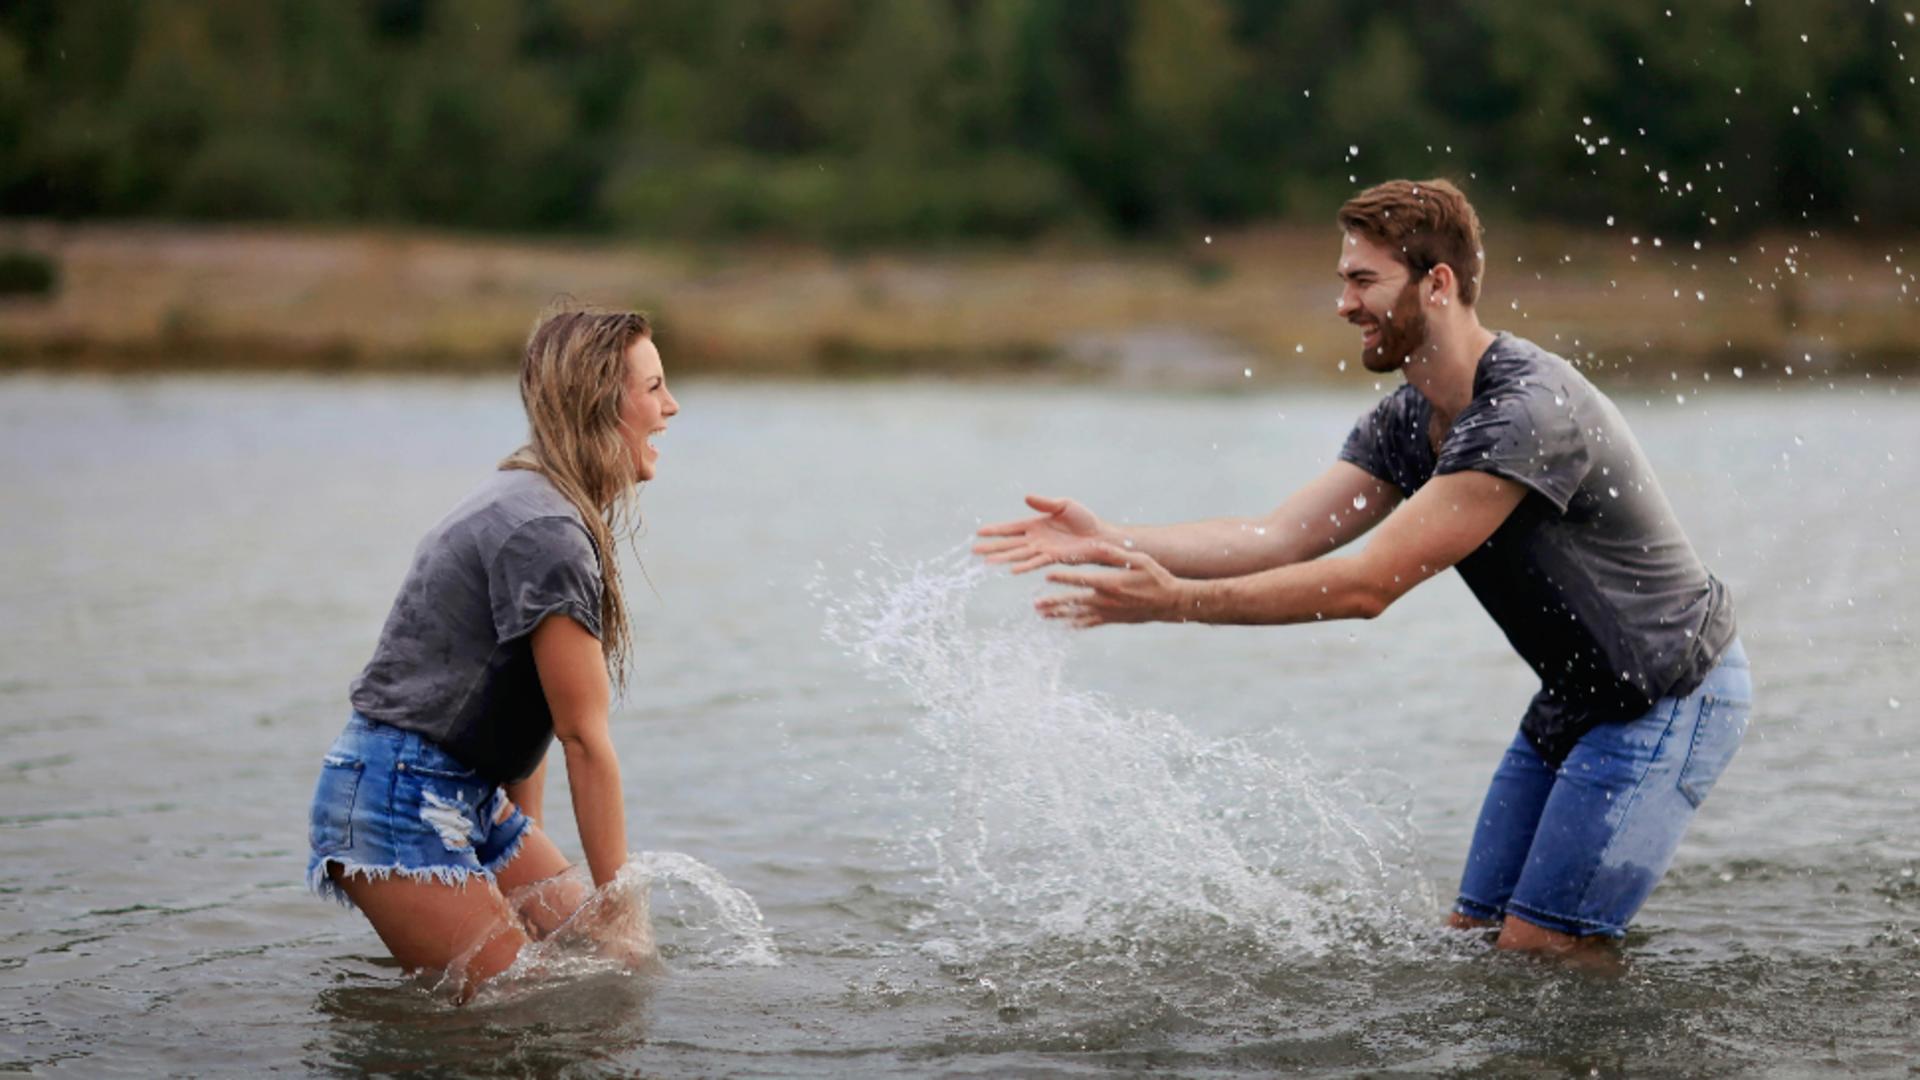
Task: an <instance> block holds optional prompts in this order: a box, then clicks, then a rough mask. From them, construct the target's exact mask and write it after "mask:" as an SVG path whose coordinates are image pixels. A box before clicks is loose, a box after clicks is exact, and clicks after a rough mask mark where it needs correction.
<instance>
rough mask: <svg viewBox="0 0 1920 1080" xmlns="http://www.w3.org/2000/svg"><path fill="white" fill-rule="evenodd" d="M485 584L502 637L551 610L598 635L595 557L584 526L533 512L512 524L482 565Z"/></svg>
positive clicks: (529, 626)
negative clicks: (527, 518)
mask: <svg viewBox="0 0 1920 1080" xmlns="http://www.w3.org/2000/svg"><path fill="white" fill-rule="evenodd" d="M487 590H488V592H489V594H490V595H491V598H492V601H493V630H494V635H495V637H496V639H497V640H499V641H500V642H502V643H505V642H508V641H512V640H514V639H515V638H519V637H524V636H525V635H527V634H530V633H532V632H533V629H534V627H536V626H539V625H540V620H542V619H544V618H546V617H547V616H549V615H555V614H559V615H566V616H568V617H570V618H571V619H573V621H575V622H577V623H579V624H580V625H581V626H584V627H586V628H587V632H588V633H590V634H592V635H593V636H594V637H599V636H600V560H599V559H598V558H597V557H596V556H595V555H594V551H593V541H592V540H590V539H588V537H587V531H586V530H585V529H583V528H581V527H580V523H579V522H577V521H573V520H572V519H570V518H564V517H546V518H535V519H534V520H532V521H529V522H527V523H526V524H525V525H522V526H520V527H519V528H518V529H516V530H514V533H513V535H512V536H510V537H508V538H507V542H506V543H505V544H502V545H501V547H500V551H499V553H498V554H497V555H495V556H494V559H493V565H492V566H491V567H489V568H488V571H487Z"/></svg>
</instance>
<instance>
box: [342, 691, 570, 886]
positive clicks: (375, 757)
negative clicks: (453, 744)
mask: <svg viewBox="0 0 1920 1080" xmlns="http://www.w3.org/2000/svg"><path fill="white" fill-rule="evenodd" d="M532 824H533V823H532V822H531V821H530V820H529V819H528V818H527V816H526V815H525V814H522V813H521V812H520V808H519V807H517V806H514V805H513V803H512V801H511V800H509V799H508V798H507V793H506V791H505V790H503V789H502V788H500V787H499V786H498V785H495V784H492V783H489V782H487V781H486V780H483V779H481V778H480V777H479V776H477V775H475V774H474V772H473V770H472V769H469V768H467V767H466V766H465V765H462V764H461V763H460V762H458V761H456V760H455V759H454V758H453V757H452V756H451V755H449V754H448V753H447V752H446V751H445V750H442V749H440V747H438V746H436V745H435V744H433V743H431V742H429V741H427V740H426V739H424V738H421V737H420V736H419V735H417V734H415V733H413V732H411V731H406V730H403V729H401V728H397V727H394V726H392V725H391V724H382V723H380V722H379V721H377V720H369V719H367V718H366V717H364V716H361V715H360V714H359V713H354V714H353V717H352V718H351V719H350V720H348V721H347V729H346V730H345V731H342V732H341V733H340V737H339V738H338V739H335V740H334V743H333V748H332V749H331V750H329V751H327V756H326V757H325V758H324V759H322V761H321V763H320V782H319V783H318V784H317V785H315V787H314V792H313V808H312V811H311V812H310V816H309V822H308V831H307V841H308V846H309V848H310V849H311V850H310V853H309V854H308V857H307V886H308V887H309V888H311V889H312V890H313V891H314V892H317V893H319V894H321V895H322V896H329V897H332V898H333V899H335V900H338V901H340V902H341V903H343V904H347V905H349V906H351V904H352V901H351V900H349V899H348V898H347V894H346V893H345V892H344V891H343V890H342V889H341V888H340V886H339V884H338V883H337V882H335V881H334V880H333V878H332V875H331V871H332V869H333V868H334V867H339V868H340V870H341V872H342V873H343V874H345V875H360V876H364V877H370V878H385V877H388V876H390V875H392V874H399V875H401V876H403V877H410V878H416V879H421V880H432V881H441V882H445V883H447V884H464V883H465V882H466V881H467V879H469V878H471V877H474V876H479V877H483V878H486V879H488V880H492V879H493V877H494V875H495V874H497V873H498V872H499V870H500V868H501V867H503V866H505V865H506V864H507V863H509V862H511V861H512V860H513V857H514V856H515V855H516V854H518V853H519V851H520V842H521V841H522V840H523V839H525V837H526V833H527V829H528V828H529V827H530V826H531V825H532Z"/></svg>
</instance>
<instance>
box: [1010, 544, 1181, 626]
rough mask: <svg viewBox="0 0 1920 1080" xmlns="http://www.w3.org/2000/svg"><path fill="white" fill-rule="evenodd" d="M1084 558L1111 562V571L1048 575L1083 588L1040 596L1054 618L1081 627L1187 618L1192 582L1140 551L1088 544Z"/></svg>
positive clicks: (1038, 605) (1044, 613) (1039, 605)
mask: <svg viewBox="0 0 1920 1080" xmlns="http://www.w3.org/2000/svg"><path fill="white" fill-rule="evenodd" d="M1081 561H1083V562H1090V563H1097V564H1099V565H1101V566H1111V567H1113V568H1115V570H1117V571H1118V573H1109V572H1107V571H1091V572H1090V571H1073V570H1060V571H1056V572H1054V573H1051V574H1048V575H1047V580H1048V581H1050V582H1052V583H1053V584H1055V585H1070V586H1075V587H1077V588H1078V589H1079V590H1080V591H1077V592H1068V593H1054V594H1052V595H1049V596H1043V597H1041V598H1040V599H1039V600H1036V601H1034V605H1033V606H1034V608H1035V609H1037V610H1038V611H1039V612H1040V614H1041V615H1042V616H1044V617H1046V618H1049V619H1064V620H1066V621H1068V622H1070V623H1072V624H1073V625H1074V626H1075V627H1076V628H1079V629H1083V630H1084V629H1087V628H1089V627H1094V626H1102V625H1104V624H1106V623H1140V622H1182V621H1185V620H1184V616H1183V615H1182V609H1183V607H1184V604H1185V597H1186V586H1187V583H1186V582H1183V581H1181V580H1180V579H1179V578H1177V577H1174V576H1173V574H1171V573H1169V572H1168V570H1167V568H1166V567H1164V566H1161V565H1160V564H1159V563H1157V562H1155V561H1153V559H1152V558H1151V557H1150V556H1148V555H1146V554H1144V553H1142V552H1138V551H1129V550H1127V549H1125V548H1122V547H1118V546H1116V545H1113V544H1105V543H1090V544H1086V545H1084V554H1083V557H1082V559H1081Z"/></svg>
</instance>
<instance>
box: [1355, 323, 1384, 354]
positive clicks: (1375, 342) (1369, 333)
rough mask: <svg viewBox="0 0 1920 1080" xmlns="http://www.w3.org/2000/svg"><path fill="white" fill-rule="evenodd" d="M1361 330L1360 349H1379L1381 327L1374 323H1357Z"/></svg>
mask: <svg viewBox="0 0 1920 1080" xmlns="http://www.w3.org/2000/svg"><path fill="white" fill-rule="evenodd" d="M1354 325H1355V326H1358V327H1359V328H1360V347H1361V348H1363V349H1377V348H1379V347H1380V327H1379V326H1378V325H1377V324H1374V323H1355V324H1354Z"/></svg>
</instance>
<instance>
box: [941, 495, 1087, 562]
mask: <svg viewBox="0 0 1920 1080" xmlns="http://www.w3.org/2000/svg"><path fill="white" fill-rule="evenodd" d="M1027 505H1028V506H1031V507H1033V508H1034V509H1035V510H1038V511H1040V516H1039V517H1031V518H1025V519H1023V520H1020V521H1003V522H1000V523H999V524H997V525H983V526H981V528H980V531H979V533H978V534H976V535H978V536H979V537H981V539H980V541H979V542H978V543H976V544H974V545H973V553H974V554H975V555H980V556H984V557H985V558H986V560H987V561H988V562H990V563H1012V564H1013V567H1012V569H1013V572H1014V573H1016V574H1024V573H1026V572H1027V571H1029V570H1038V569H1040V568H1041V567H1043V566H1050V565H1052V564H1054V563H1080V562H1095V561H1099V560H1098V559H1097V558H1095V555H1096V553H1097V552H1098V551H1099V548H1100V546H1101V543H1102V542H1104V541H1107V540H1108V539H1109V537H1108V536H1107V527H1106V525H1105V524H1104V523H1103V522H1101V520H1100V519H1099V518H1098V517H1096V516H1094V513H1093V511H1091V510H1089V509H1087V508H1086V507H1084V506H1082V505H1080V504H1079V503H1077V502H1075V501H1073V500H1072V499H1051V498H1047V497H1046V496H1044V495H1029V496H1027Z"/></svg>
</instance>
